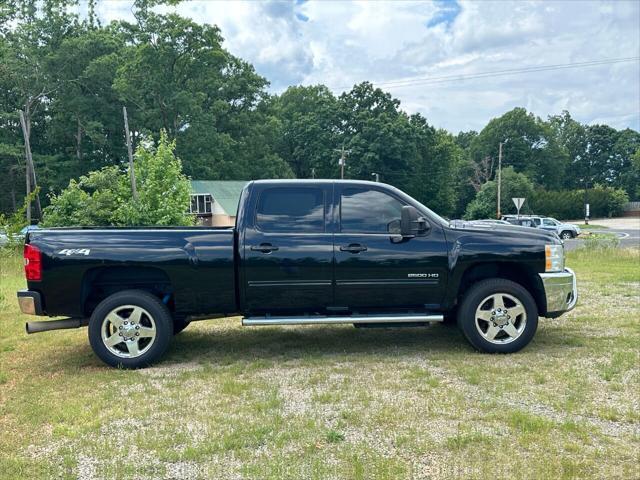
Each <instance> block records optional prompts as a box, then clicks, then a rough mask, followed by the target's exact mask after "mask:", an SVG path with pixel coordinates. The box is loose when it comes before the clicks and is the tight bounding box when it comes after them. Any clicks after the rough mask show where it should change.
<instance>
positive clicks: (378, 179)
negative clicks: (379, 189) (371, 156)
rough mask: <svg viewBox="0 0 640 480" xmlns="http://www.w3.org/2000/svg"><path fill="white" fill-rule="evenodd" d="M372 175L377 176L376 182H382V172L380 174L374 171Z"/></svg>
mask: <svg viewBox="0 0 640 480" xmlns="http://www.w3.org/2000/svg"><path fill="white" fill-rule="evenodd" d="M371 176H372V177H376V182H380V174H379V173H376V172H373V173H372V174H371Z"/></svg>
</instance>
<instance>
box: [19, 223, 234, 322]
mask: <svg viewBox="0 0 640 480" xmlns="http://www.w3.org/2000/svg"><path fill="white" fill-rule="evenodd" d="M234 237H235V230H234V229H233V228H216V227H153V228H149V227H146V228H145V227H137V228H136V227H134V228H116V227H114V228H95V227H83V228H54V229H43V230H37V231H34V232H31V233H30V234H29V235H28V237H27V243H28V244H30V245H34V246H36V247H38V248H39V249H40V250H41V251H42V269H43V275H42V281H41V282H29V289H30V290H34V291H43V292H44V291H46V293H47V295H46V297H45V298H44V305H42V308H43V310H44V312H45V313H46V314H47V315H49V316H60V315H66V316H71V317H83V316H85V315H86V314H87V312H88V311H91V308H92V307H93V306H95V303H96V302H99V301H100V297H102V296H104V295H108V294H109V292H110V290H112V289H117V288H121V285H122V282H127V284H130V285H131V287H132V288H136V287H145V288H147V289H148V288H149V287H152V288H153V289H154V290H155V291H156V292H157V293H159V294H162V297H163V299H164V301H165V303H167V304H168V305H169V306H170V308H171V309H172V310H173V311H174V312H175V313H176V314H177V315H183V316H186V315H197V314H211V313H213V312H216V313H220V314H228V313H233V312H235V311H237V305H236V298H237V295H236V274H235V270H234V252H235V247H234V242H235V240H234Z"/></svg>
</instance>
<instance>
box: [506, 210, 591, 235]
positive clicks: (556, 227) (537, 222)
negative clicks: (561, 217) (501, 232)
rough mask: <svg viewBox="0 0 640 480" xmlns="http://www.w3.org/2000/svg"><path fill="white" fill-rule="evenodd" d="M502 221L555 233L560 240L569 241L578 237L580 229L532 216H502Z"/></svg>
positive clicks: (548, 218)
mask: <svg viewBox="0 0 640 480" xmlns="http://www.w3.org/2000/svg"><path fill="white" fill-rule="evenodd" d="M502 219H503V220H506V221H507V222H509V223H511V224H512V225H520V226H522V227H534V228H540V229H542V230H547V231H550V232H555V233H556V234H557V235H558V236H559V237H560V238H561V239H563V240H569V239H571V238H575V237H577V236H578V235H580V227H578V226H577V225H573V224H571V223H562V222H559V221H558V220H556V219H555V218H551V217H538V216H532V215H504V216H503V217H502Z"/></svg>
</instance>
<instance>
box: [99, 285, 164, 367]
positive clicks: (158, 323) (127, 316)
mask: <svg viewBox="0 0 640 480" xmlns="http://www.w3.org/2000/svg"><path fill="white" fill-rule="evenodd" d="M172 335H173V322H172V320H171V314H170V313H169V310H168V309H167V307H166V306H165V305H164V304H163V303H162V302H161V301H160V300H159V299H158V298H157V297H154V296H153V295H151V294H150V293H148V292H145V291H142V290H125V291H122V292H118V293H114V294H113V295H111V296H109V297H107V298H106V299H105V300H103V301H102V302H100V304H99V305H98V306H97V307H96V309H95V310H94V311H93V314H92V315H91V319H90V320H89V343H90V344H91V347H92V348H93V351H94V352H95V354H96V355H97V356H98V357H99V358H100V359H101V360H102V361H103V362H104V363H106V364H107V365H111V366H112V367H123V368H141V367H146V366H148V365H150V364H152V363H153V362H155V361H156V360H158V359H159V358H160V357H161V356H162V354H163V353H164V352H165V351H166V349H167V347H168V346H169V341H170V340H171V337H172Z"/></svg>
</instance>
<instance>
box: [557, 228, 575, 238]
mask: <svg viewBox="0 0 640 480" xmlns="http://www.w3.org/2000/svg"><path fill="white" fill-rule="evenodd" d="M573 237H574V235H573V233H572V232H570V231H569V230H565V231H564V232H562V233H561V234H560V238H561V239H563V240H569V239H571V238H573Z"/></svg>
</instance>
